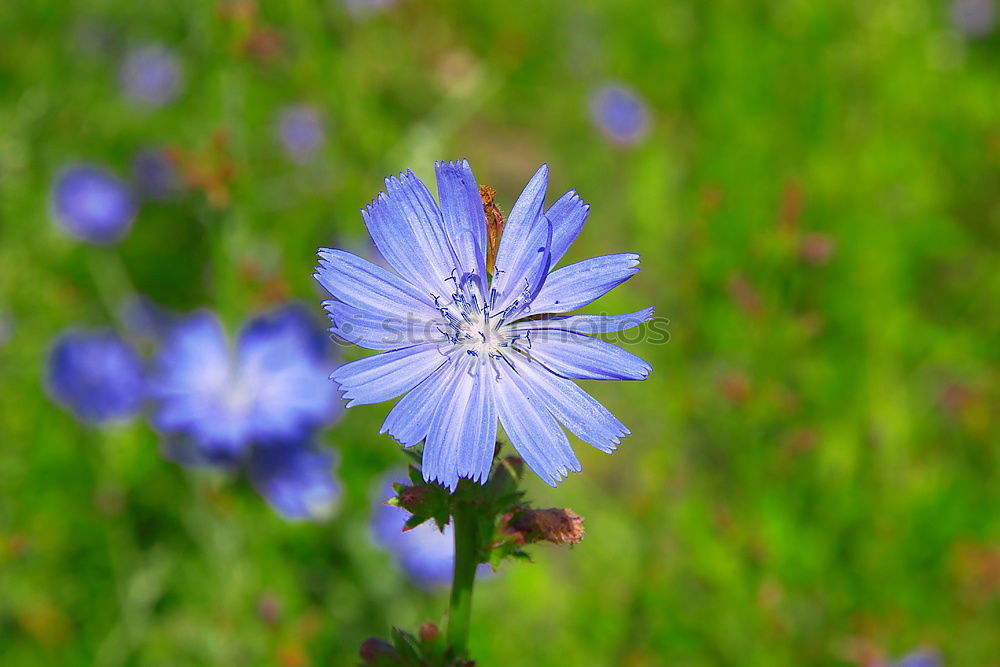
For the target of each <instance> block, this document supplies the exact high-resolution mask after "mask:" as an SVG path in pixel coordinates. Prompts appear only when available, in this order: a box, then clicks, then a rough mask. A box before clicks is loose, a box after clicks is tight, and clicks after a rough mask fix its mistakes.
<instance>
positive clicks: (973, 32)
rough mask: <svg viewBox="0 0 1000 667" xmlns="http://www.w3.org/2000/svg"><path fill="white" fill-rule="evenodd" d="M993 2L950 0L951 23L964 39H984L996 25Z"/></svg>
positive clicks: (995, 9) (983, 0) (992, 0)
mask: <svg viewBox="0 0 1000 667" xmlns="http://www.w3.org/2000/svg"><path fill="white" fill-rule="evenodd" d="M996 21H997V8H996V4H995V0H952V3H951V22H952V24H954V26H955V28H957V29H958V31H959V32H961V33H962V34H963V35H965V36H966V37H969V38H970V39H981V38H983V37H986V36H987V35H989V34H990V33H991V32H993V28H994V26H995V25H996Z"/></svg>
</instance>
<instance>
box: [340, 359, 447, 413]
mask: <svg viewBox="0 0 1000 667" xmlns="http://www.w3.org/2000/svg"><path fill="white" fill-rule="evenodd" d="M446 362H447V357H445V356H444V355H443V354H442V353H441V352H440V351H439V350H438V346H437V345H436V344H432V343H421V344H419V345H411V346H410V347H405V348H402V349H399V350H391V351H389V352H383V353H381V354H376V355H375V356H373V357H367V358H365V359H359V360H357V361H352V362H351V363H349V364H345V365H343V366H341V367H340V368H338V369H337V370H335V371H334V372H333V374H332V375H331V376H330V378H331V379H332V380H333V381H335V382H336V383H337V384H339V385H340V390H341V392H343V395H344V398H345V399H347V400H348V401H349V402H348V403H347V407H349V408H350V407H354V406H355V405H370V404H372V403H381V402H382V401H388V400H390V399H393V398H396V397H397V396H399V395H400V394H403V393H406V392H407V391H409V390H411V389H413V388H414V387H416V386H417V385H418V384H420V382H421V381H423V379H424V378H426V377H427V376H428V375H430V374H431V373H432V372H434V371H435V370H436V369H437V368H439V367H440V366H441V365H442V364H444V363H446Z"/></svg>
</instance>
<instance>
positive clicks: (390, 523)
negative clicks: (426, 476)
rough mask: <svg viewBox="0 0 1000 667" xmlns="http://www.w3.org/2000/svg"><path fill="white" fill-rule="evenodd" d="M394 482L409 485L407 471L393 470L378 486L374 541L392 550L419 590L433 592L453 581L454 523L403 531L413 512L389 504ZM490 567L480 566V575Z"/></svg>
mask: <svg viewBox="0 0 1000 667" xmlns="http://www.w3.org/2000/svg"><path fill="white" fill-rule="evenodd" d="M394 483H403V484H407V483H409V480H408V479H407V477H406V472H405V471H402V470H394V471H392V472H391V473H389V474H388V475H386V476H385V477H384V478H383V480H382V481H381V482H380V483H379V485H378V494H376V498H377V502H376V503H375V512H374V514H373V515H372V522H371V526H372V534H373V535H374V536H375V541H376V542H378V543H379V544H380V545H381V546H382V547H383V548H385V549H386V550H387V551H389V552H390V553H391V554H392V556H393V558H394V559H395V561H396V563H397V564H398V565H399V568H400V569H401V570H402V571H403V572H404V573H405V574H406V576H408V577H409V578H410V580H411V581H412V582H413V583H414V584H415V585H417V586H419V587H420V588H424V589H434V588H440V587H443V586H446V585H447V584H448V583H449V582H450V581H451V575H452V570H453V569H454V567H455V537H454V530H453V529H452V526H451V524H448V525H447V526H445V527H444V530H443V531H441V530H438V528H437V525H436V524H435V523H434V522H433V521H425V522H424V523H422V524H420V525H419V526H417V527H416V528H412V529H410V530H407V531H405V532H404V531H403V528H404V527H405V525H406V521H407V519H409V518H410V513H409V512H407V511H406V510H404V509H402V508H400V507H392V506H391V505H386V502H388V501H389V499H390V498H392V497H393V496H394V495H395V492H394V491H393V488H392V485H393V484H394ZM490 571H491V570H490V567H489V566H488V565H480V566H479V570H478V574H479V576H483V575H487V574H489V573H490Z"/></svg>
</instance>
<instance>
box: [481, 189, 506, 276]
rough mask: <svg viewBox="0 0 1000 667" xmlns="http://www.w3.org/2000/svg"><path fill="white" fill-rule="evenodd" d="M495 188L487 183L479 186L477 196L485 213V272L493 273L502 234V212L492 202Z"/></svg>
mask: <svg viewBox="0 0 1000 667" xmlns="http://www.w3.org/2000/svg"><path fill="white" fill-rule="evenodd" d="M494 195H496V190H494V189H493V188H491V187H490V186H488V185H480V186H479V196H480V197H482V198H483V212H484V213H485V214H486V273H490V274H492V273H493V265H494V264H495V263H496V261H497V249H498V248H499V247H500V237H501V236H502V235H503V213H502V212H501V211H500V207H499V206H497V205H496V204H495V203H494V202H493V197H494Z"/></svg>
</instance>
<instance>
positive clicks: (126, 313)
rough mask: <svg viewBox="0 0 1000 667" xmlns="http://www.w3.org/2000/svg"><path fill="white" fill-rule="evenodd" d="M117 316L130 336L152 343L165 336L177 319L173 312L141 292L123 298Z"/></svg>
mask: <svg viewBox="0 0 1000 667" xmlns="http://www.w3.org/2000/svg"><path fill="white" fill-rule="evenodd" d="M118 316H119V318H120V320H121V322H122V323H123V325H124V327H125V330H126V331H127V332H128V334H129V336H130V337H132V338H133V339H139V340H141V341H143V342H152V343H158V342H160V341H161V340H162V339H163V338H164V337H165V336H167V335H168V334H169V333H170V331H171V330H172V328H173V326H174V324H175V323H176V322H177V319H178V317H177V315H176V314H175V313H174V312H172V311H170V310H167V309H166V308H163V307H162V306H160V305H159V304H157V303H156V302H155V301H153V300H152V299H150V298H149V297H147V296H143V295H141V294H135V295H132V296H130V297H128V298H126V299H124V300H123V301H122V303H121V304H120V305H119V307H118Z"/></svg>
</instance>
